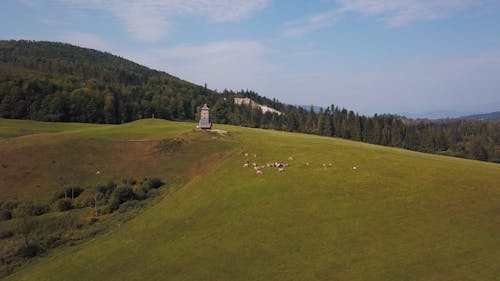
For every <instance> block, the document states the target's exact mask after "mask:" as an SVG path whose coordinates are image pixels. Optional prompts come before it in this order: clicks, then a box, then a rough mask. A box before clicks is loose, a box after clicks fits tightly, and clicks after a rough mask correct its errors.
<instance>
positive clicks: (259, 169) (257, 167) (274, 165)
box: [243, 153, 357, 175]
mask: <svg viewBox="0 0 500 281" xmlns="http://www.w3.org/2000/svg"><path fill="white" fill-rule="evenodd" d="M253 156H254V158H257V154H254V155H253ZM245 157H246V160H245V163H244V164H243V168H249V167H250V166H252V167H253V170H254V172H255V174H257V175H262V169H264V167H266V166H267V167H268V168H277V169H278V171H279V172H284V171H285V168H286V167H288V166H289V164H288V163H281V162H270V163H267V164H266V166H261V165H259V164H257V162H252V164H251V165H250V160H249V159H248V153H245ZM288 161H293V157H292V156H290V157H288ZM305 165H306V166H309V165H310V164H309V162H306V163H305ZM321 166H322V167H323V168H324V169H326V168H328V167H332V166H333V164H332V163H328V164H327V163H322V164H321ZM352 169H353V170H356V169H357V167H356V166H353V167H352Z"/></svg>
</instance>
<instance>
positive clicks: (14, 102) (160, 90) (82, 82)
mask: <svg viewBox="0 0 500 281" xmlns="http://www.w3.org/2000/svg"><path fill="white" fill-rule="evenodd" d="M234 97H248V98H251V99H252V100H254V101H255V102H258V103H260V104H262V105H267V106H269V107H272V108H275V109H277V110H279V111H280V112H282V113H283V114H281V115H278V114H273V113H269V112H268V113H265V114H264V113H262V111H261V110H260V109H259V108H252V107H251V106H248V105H239V106H238V105H235V104H234ZM204 103H207V104H208V105H209V106H211V107H212V111H211V112H212V118H213V121H214V122H215V123H222V124H234V125H240V126H247V127H255V128H265V129H275V130H284V131H290V132H303V133H309V134H317V135H323V136H334V137H341V138H345V139H351V140H356V141H363V142H368V143H374V144H380V145H386V146H394V147H401V148H405V149H410V150H416V151H422V152H428V153H439V154H444V155H450V156H457V157H464V158H470V159H477V160H482V161H491V162H497V163H498V162H500V122H496V123H494V122H488V121H466V120H439V121H429V120H410V119H406V118H403V117H400V116H396V115H375V116H373V117H367V116H362V115H359V114H357V113H355V112H353V111H352V110H347V109H345V108H340V107H338V106H335V105H331V106H328V107H326V108H325V109H321V110H320V111H319V112H316V111H315V110H313V108H312V107H311V108H310V109H305V108H303V107H300V106H292V105H286V104H283V103H281V102H279V101H277V100H275V99H268V98H266V97H262V96H260V95H258V94H257V93H255V92H253V91H248V90H242V91H237V92H235V91H228V90H224V91H222V92H217V91H213V90H210V89H208V88H207V87H206V86H205V87H201V86H198V85H195V84H192V83H189V82H187V81H183V80H181V79H179V78H177V77H174V76H172V75H169V74H168V73H165V72H160V71H155V70H151V69H149V68H146V67H144V66H141V65H138V64H135V63H133V62H131V61H128V60H125V59H123V58H120V57H117V56H113V55H111V54H107V53H103V52H99V51H96V50H91V49H85V48H80V47H75V46H72V45H69V44H62V43H53V42H34V41H0V117H4V118H16V119H31V120H41V121H59V122H87V123H108V124H119V123H125V122H130V121H134V120H138V119H141V118H150V117H153V116H155V117H157V118H164V119H170V120H193V121H194V120H196V119H197V118H198V115H199V114H198V113H199V110H200V106H201V105H203V104H204Z"/></svg>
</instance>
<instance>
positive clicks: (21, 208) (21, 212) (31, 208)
mask: <svg viewBox="0 0 500 281" xmlns="http://www.w3.org/2000/svg"><path fill="white" fill-rule="evenodd" d="M49 210H50V207H49V205H48V204H45V203H41V202H23V203H21V204H19V205H18V206H17V207H16V208H15V209H14V210H13V212H12V216H13V217H14V218H20V217H27V216H40V215H43V214H45V213H47V212H48V211H49Z"/></svg>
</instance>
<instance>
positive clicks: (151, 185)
mask: <svg viewBox="0 0 500 281" xmlns="http://www.w3.org/2000/svg"><path fill="white" fill-rule="evenodd" d="M163 184H164V183H163V182H162V181H161V179H159V178H149V179H147V180H146V181H144V182H143V183H142V186H143V187H145V188H146V189H148V190H149V189H156V188H160V187H161V186H162V185H163Z"/></svg>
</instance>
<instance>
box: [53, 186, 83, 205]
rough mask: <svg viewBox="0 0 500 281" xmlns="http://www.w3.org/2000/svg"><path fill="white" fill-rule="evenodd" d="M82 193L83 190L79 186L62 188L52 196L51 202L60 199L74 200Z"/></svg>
mask: <svg viewBox="0 0 500 281" xmlns="http://www.w3.org/2000/svg"><path fill="white" fill-rule="evenodd" d="M83 191H84V189H83V188H81V187H79V186H69V187H64V188H63V189H62V190H60V191H58V192H56V193H55V194H54V197H53V201H57V200H59V199H61V198H70V199H74V198H77V197H78V196H80V194H82V192H83Z"/></svg>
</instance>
